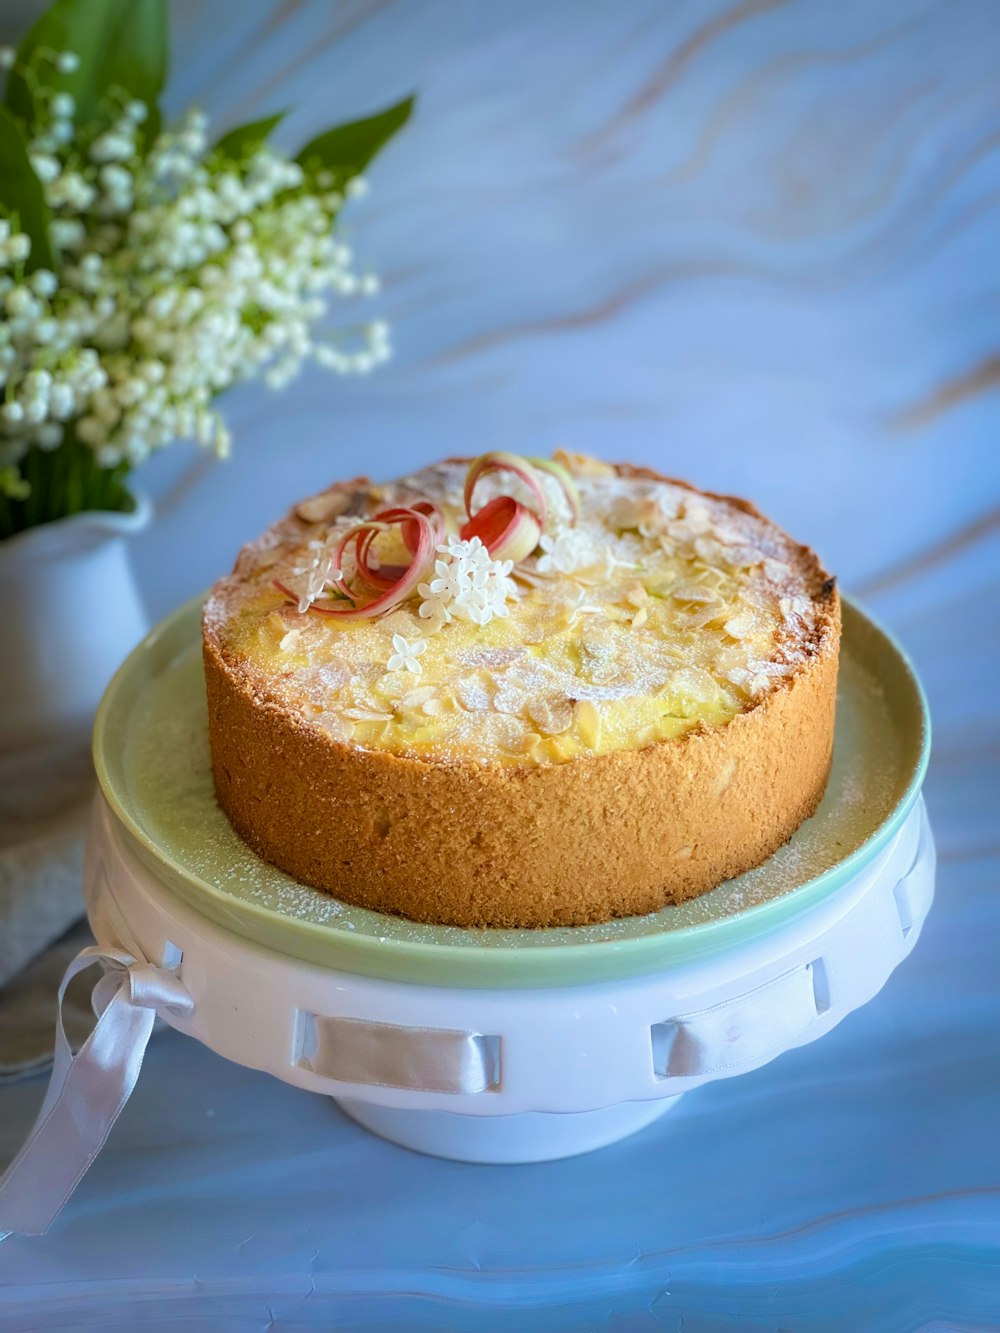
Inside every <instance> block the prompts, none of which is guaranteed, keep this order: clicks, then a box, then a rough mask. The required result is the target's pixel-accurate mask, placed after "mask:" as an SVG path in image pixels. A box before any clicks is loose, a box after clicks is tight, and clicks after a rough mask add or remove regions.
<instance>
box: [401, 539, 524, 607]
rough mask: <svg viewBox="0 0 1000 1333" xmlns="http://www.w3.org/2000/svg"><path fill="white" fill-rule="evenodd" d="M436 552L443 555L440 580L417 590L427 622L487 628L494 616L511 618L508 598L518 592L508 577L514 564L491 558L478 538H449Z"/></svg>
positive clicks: (437, 570)
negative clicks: (466, 623)
mask: <svg viewBox="0 0 1000 1333" xmlns="http://www.w3.org/2000/svg"><path fill="white" fill-rule="evenodd" d="M437 549H438V554H439V555H441V556H442V559H440V560H438V561H436V562H435V564H434V572H435V574H436V575H437V578H435V579H432V580H431V582H430V583H421V584H420V586H419V588H418V589H417V591H418V592H419V593H420V596H421V597H422V598H423V601H422V602H421V603H420V615H421V616H422V617H423V619H424V620H430V621H431V622H432V623H433V625H434V627H435V628H440V626H441V625H444V624H447V623H448V621H450V620H453V619H457V620H471V621H472V622H473V623H474V624H476V625H488V624H489V622H490V621H491V620H492V619H493V618H494V617H495V616H496V617H499V618H502V617H504V616H508V615H510V610H509V608H508V606H507V599H508V597H513V596H515V595H516V592H517V589H516V587H515V585H514V580H513V579H511V578H510V577H509V575H510V571H511V570H512V569H513V567H514V565H513V561H511V560H494V559H492V558H491V556H490V553H489V551H488V550H487V549H486V547H485V546H484V545H483V543H482V542H481V541H480V539H479V538H478V537H472V538H470V540H469V541H463V540H462V539H461V538H459V537H449V538H448V541H447V542H446V543H445V544H444V545H443V546H439V547H438V548H437Z"/></svg>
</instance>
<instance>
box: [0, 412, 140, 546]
mask: <svg viewBox="0 0 1000 1333" xmlns="http://www.w3.org/2000/svg"><path fill="white" fill-rule="evenodd" d="M20 471H21V476H22V477H23V478H24V480H25V481H26V482H27V483H28V485H29V486H30V488H31V489H30V491H29V492H28V494H27V496H25V498H24V499H20V500H19V499H14V498H13V497H11V496H8V495H3V494H0V540H2V539H3V538H4V537H13V536H14V535H15V533H18V532H24V531H25V529H27V528H34V527H37V526H38V525H39V524H41V523H52V522H54V521H55V520H56V519H60V518H68V517H69V515H70V514H79V513H82V512H84V511H85V510H98V509H102V510H105V511H107V510H112V511H115V512H128V511H130V510H131V509H133V508H134V507H135V501H134V500H133V499H132V496H131V495H130V494H129V491H128V488H127V487H126V485H125V479H126V477H127V476H128V473H129V465H128V464H127V463H119V464H118V465H117V466H116V467H112V468H102V467H99V466H98V464H97V459H96V457H95V455H94V451H93V449H91V448H90V447H89V446H88V445H85V444H81V443H80V441H79V440H77V439H76V437H75V436H74V435H73V434H72V432H67V435H66V438H65V439H64V440H63V442H62V444H61V445H60V446H59V447H58V449H39V448H38V447H37V446H36V445H33V446H32V447H31V448H30V449H29V450H28V452H27V453H26V454H25V455H24V457H23V458H22V459H21V462H20Z"/></svg>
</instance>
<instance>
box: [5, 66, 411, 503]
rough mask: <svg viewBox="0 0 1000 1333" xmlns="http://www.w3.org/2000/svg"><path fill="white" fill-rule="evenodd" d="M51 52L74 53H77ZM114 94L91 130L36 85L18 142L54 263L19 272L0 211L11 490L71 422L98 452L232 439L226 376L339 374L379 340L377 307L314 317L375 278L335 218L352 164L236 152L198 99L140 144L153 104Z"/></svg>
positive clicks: (383, 344)
mask: <svg viewBox="0 0 1000 1333" xmlns="http://www.w3.org/2000/svg"><path fill="white" fill-rule="evenodd" d="M53 59H54V60H55V61H56V62H57V64H58V67H59V68H60V69H67V70H69V69H72V68H74V67H75V66H74V64H73V63H72V62H74V61H75V56H73V54H72V53H71V52H63V53H54V55H53ZM0 63H2V64H5V65H6V66H7V67H9V66H10V65H11V58H10V57H9V56H6V57H3V58H2V60H0ZM115 96H116V94H114V93H113V92H109V93H108V94H107V101H108V104H109V112H108V115H107V116H106V117H105V118H104V122H103V123H102V124H100V125H98V126H97V128H96V129H95V128H93V127H92V126H91V125H89V124H85V123H81V124H74V121H73V119H72V118H73V115H74V112H75V106H74V102H73V98H72V97H71V96H70V95H69V94H68V93H66V92H56V93H51V92H49V91H48V90H47V89H45V88H44V87H42V88H41V89H40V91H39V98H40V103H39V109H38V115H37V116H36V118H35V123H34V124H33V127H32V129H31V131H30V135H31V137H30V139H29V140H28V142H27V150H28V156H29V160H30V163H31V167H32V169H33V171H34V173H35V175H36V176H37V178H38V180H39V181H40V182H41V184H42V188H43V191H44V197H45V201H46V204H47V206H48V209H49V212H50V215H51V224H50V227H49V234H50V238H51V243H52V249H53V252H54V255H55V259H56V269H55V270H54V269H50V268H46V267H40V268H35V269H34V271H33V272H31V271H29V261H30V258H31V240H30V239H29V236H28V235H27V234H26V233H25V232H23V231H21V230H19V226H18V220H17V218H16V217H11V218H3V217H0V490H4V491H6V492H7V493H8V494H13V493H14V490H13V489H12V488H14V487H15V485H16V483H17V481H18V468H17V465H18V463H19V461H20V459H22V458H23V457H24V455H25V453H26V452H27V451H28V450H29V449H30V448H31V447H32V446H38V447H40V448H42V449H46V450H48V449H55V448H57V447H58V446H59V445H60V444H61V443H62V441H63V439H64V437H65V434H66V432H67V430H68V429H70V427H72V429H73V432H74V434H75V437H76V438H77V439H78V440H79V441H81V442H83V443H84V444H85V445H87V446H89V447H91V448H92V449H93V450H94V452H95V455H96V459H97V462H98V464H99V466H101V467H113V466H116V465H117V464H119V463H127V464H130V465H131V464H136V463H138V462H140V461H142V460H143V459H144V458H145V457H146V456H147V455H148V454H149V453H151V452H152V451H154V450H156V449H158V448H160V447H161V446H163V445H166V444H168V443H170V442H172V441H174V440H176V439H185V438H193V439H196V440H197V441H198V442H199V443H200V444H202V445H206V446H209V447H211V448H213V449H214V450H215V451H216V452H217V453H219V454H220V455H224V454H225V453H226V452H227V451H228V449H229V444H230V437H229V432H228V430H227V428H226V425H225V423H224V421H223V418H222V416H221V415H220V413H219V411H218V410H217V408H216V406H215V399H216V395H218V394H219V393H220V392H221V391H222V390H223V389H225V388H227V387H229V386H230V385H232V384H234V383H236V382H238V381H241V380H247V379H251V378H254V377H256V376H260V375H263V376H264V378H265V379H266V380H267V382H268V383H269V384H271V385H273V386H275V387H280V386H282V385H284V384H286V383H287V382H288V381H289V380H290V379H291V378H292V377H293V376H294V375H295V374H297V373H298V371H299V370H300V368H301V367H302V365H303V363H304V362H305V361H307V360H309V359H312V360H314V361H316V362H318V363H319V364H321V365H323V366H325V367H327V368H328V369H330V370H333V371H335V372H338V373H341V374H347V373H365V372H367V371H370V370H372V369H373V368H374V367H375V366H377V365H378V364H379V363H380V362H382V361H384V360H386V359H387V357H388V356H389V352H390V349H389V341H388V329H387V326H386V325H385V324H384V323H381V322H378V321H376V322H372V323H368V324H367V325H365V326H363V327H361V328H359V329H356V330H355V331H354V332H353V333H345V334H342V335H340V336H338V337H324V336H321V335H320V334H319V333H318V332H317V325H318V322H319V321H320V320H321V318H322V317H323V315H324V314H325V312H326V311H327V307H328V303H329V300H330V299H331V298H340V297H350V296H365V295H369V294H371V293H373V292H375V291H377V289H378V282H377V279H376V278H375V277H374V276H373V275H364V276H362V275H360V274H359V273H358V272H357V271H356V269H355V267H354V261H353V256H352V253H351V250H350V248H349V247H348V246H347V245H345V244H344V243H343V242H342V241H341V240H340V239H338V238H337V237H335V236H334V235H333V234H332V232H333V227H334V223H335V221H336V219H337V217H338V215H339V213H340V210H341V208H342V206H343V204H344V202H345V198H346V197H350V196H352V195H354V194H358V193H360V192H361V191H362V190H363V188H364V182H363V181H362V180H361V178H360V177H356V178H355V179H354V180H352V181H349V182H348V183H347V184H346V186H344V187H343V188H342V189H339V190H338V189H335V188H333V186H334V183H335V177H334V176H333V175H332V174H331V173H330V172H328V171H322V170H319V171H313V170H311V169H310V170H308V171H307V170H306V168H304V167H303V166H302V165H300V163H299V162H297V161H294V160H291V159H289V158H287V157H285V156H283V155H282V154H280V153H278V152H275V151H273V150H271V149H270V148H268V147H266V146H264V145H263V144H260V145H258V146H256V147H254V148H253V149H252V151H248V152H246V153H245V154H243V155H241V156H240V160H239V161H234V160H231V159H230V158H229V157H228V156H226V155H225V154H222V153H219V152H216V151H214V150H211V149H210V148H209V146H208V138H207V124H206V120H205V117H204V116H203V115H202V114H201V113H200V112H198V111H190V112H188V114H187V115H186V116H185V117H184V118H183V120H182V121H181V123H180V125H179V126H177V127H176V128H175V129H171V130H166V131H164V132H162V133H160V134H159V135H157V136H156V138H155V139H154V140H153V141H152V142H151V143H150V144H145V143H144V141H143V128H142V127H143V124H144V122H145V121H146V119H147V116H148V111H147V107H146V105H145V103H143V102H142V101H137V100H126V99H122V98H119V101H118V103H117V104H116V103H115ZM56 270H57V271H56Z"/></svg>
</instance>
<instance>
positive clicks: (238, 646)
mask: <svg viewBox="0 0 1000 1333" xmlns="http://www.w3.org/2000/svg"><path fill="white" fill-rule="evenodd" d="M572 463H573V465H574V467H575V470H576V472H577V484H578V487H579V490H580V503H581V512H580V516H579V520H578V522H577V523H576V524H575V525H574V529H573V533H572V535H571V540H569V543H568V545H566V544H565V543H564V546H565V549H564V548H563V547H560V546H559V545H558V540H559V532H560V529H559V527H558V524H556V525H554V530H553V533H552V534H551V535H550V537H549V540H548V542H547V543H546V546H547V548H548V549H547V552H541V548H539V551H536V553H535V555H534V556H533V557H530V558H529V559H527V560H525V561H523V562H521V564H520V565H519V566H517V567H515V568H514V570H513V571H512V572H511V578H512V579H513V581H514V582H513V592H512V595H510V596H509V597H508V598H507V600H506V607H505V609H506V614H505V615H503V616H502V618H501V617H500V616H499V615H498V616H496V617H495V618H492V619H490V620H489V622H488V623H486V624H477V623H473V622H472V621H470V620H468V619H458V618H456V619H453V620H451V621H450V622H449V623H444V624H437V623H435V622H433V621H430V620H428V619H426V618H424V617H422V616H421V615H420V614H419V611H420V600H421V599H420V597H419V595H418V596H415V597H414V598H413V599H412V600H411V601H408V602H406V603H404V604H403V605H402V606H399V607H397V608H396V609H394V610H392V611H390V612H388V613H387V614H386V615H384V616H382V617H380V618H375V619H372V620H368V621H360V622H350V623H346V624H345V623H340V622H338V621H336V620H334V619H331V618H328V617H324V616H322V615H319V614H317V613H316V612H314V611H308V610H307V611H305V612H300V611H299V610H297V609H296V607H295V606H294V605H292V604H291V603H290V602H289V600H288V598H287V597H286V596H285V595H284V594H283V593H282V592H280V591H279V590H278V589H277V588H276V587H275V586H274V580H275V579H276V578H277V579H279V580H281V581H291V580H292V579H293V577H294V576H293V575H292V574H291V573H290V571H292V570H295V569H301V568H302V562H303V558H304V552H306V551H307V550H308V549H309V547H308V543H309V542H310V541H313V542H316V541H317V540H322V539H323V537H324V535H325V533H326V532H328V530H329V525H328V524H327V525H325V526H324V525H323V524H322V523H320V524H308V523H303V522H301V521H297V522H295V521H289V522H287V523H286V524H285V525H282V526H281V527H279V528H278V529H276V530H275V533H276V537H275V539H273V540H266V541H264V542H262V543H261V544H259V545H258V547H257V548H256V549H255V548H250V555H249V557H247V558H246V559H245V560H244V562H243V565H244V567H243V568H242V569H241V570H240V578H241V583H240V585H239V587H240V593H239V595H238V596H236V597H234V598H231V599H230V604H229V605H227V607H226V613H225V617H224V620H223V627H222V631H221V632H222V637H223V640H224V644H225V647H226V650H227V653H228V654H229V655H230V656H231V657H236V658H237V659H239V660H241V661H243V662H244V663H245V668H246V670H247V671H248V673H249V674H250V675H251V676H252V677H253V679H254V682H255V687H256V688H257V689H258V690H259V691H261V690H262V691H264V692H265V693H266V694H268V695H270V696H271V697H273V698H274V699H275V700H276V701H278V702H280V703H281V704H282V706H285V707H291V708H293V709H295V710H296V711H298V712H299V713H300V714H301V716H302V717H303V718H304V719H305V720H307V721H309V722H310V723H312V724H313V725H316V726H318V727H320V728H322V729H323V730H325V731H326V732H328V733H329V734H330V735H331V736H333V737H334V738H335V739H337V740H341V741H344V742H346V743H349V744H353V745H357V746H360V747H364V748H368V749H381V750H387V751H391V752H394V753H398V754H406V755H411V756H415V757H424V758H432V759H437V760H453V761H458V760H465V761H469V760H472V761H478V762H497V761H499V762H502V763H510V764H538V763H542V764H546V763H561V762H564V761H566V760H569V759H573V758H575V757H577V756H580V755H597V754H605V753H608V752H611V751H616V750H632V749H638V748H642V747H644V746H647V745H650V744H653V743H655V742H657V741H662V740H667V739H670V738H672V737H675V736H677V735H679V734H681V733H683V732H685V731H688V730H690V729H691V728H692V727H695V726H698V725H708V726H718V725H722V724H724V723H726V722H728V721H729V720H730V719H731V718H732V717H734V716H735V715H736V714H737V713H739V712H741V711H743V710H744V709H745V708H746V707H747V706H748V705H749V704H750V703H752V702H753V701H754V700H756V699H758V698H760V697H762V696H763V695H764V694H765V693H767V692H768V691H769V690H770V689H773V688H774V687H775V686H776V685H777V684H779V683H780V682H781V680H782V679H783V678H784V677H786V676H787V675H789V674H791V672H792V671H793V670H794V669H795V663H796V661H797V660H799V659H798V656H797V654H799V653H800V652H801V645H802V642H803V638H804V631H806V630H808V628H809V627H810V622H811V617H812V601H811V598H810V597H809V595H808V590H807V589H806V588H805V587H804V586H800V585H801V583H802V576H801V574H800V573H799V572H798V571H797V568H796V565H795V548H794V547H793V546H792V543H791V542H790V541H789V540H788V539H787V538H785V537H784V536H783V534H781V533H780V532H779V530H778V529H776V528H774V527H773V526H772V525H770V524H768V523H766V521H764V520H762V519H760V518H758V517H756V516H755V515H749V514H745V513H743V512H742V511H740V510H737V509H735V508H734V507H732V506H730V505H729V504H727V503H726V502H723V501H713V500H710V499H708V498H706V497H704V496H702V495H700V494H698V493H696V492H690V491H688V490H686V489H685V488H682V487H680V486H676V485H673V484H671V483H667V482H660V481H653V480H649V479H645V478H634V477H618V476H617V475H616V474H615V473H614V472H613V471H611V470H610V469H605V468H602V467H601V466H600V465H596V464H593V463H591V462H589V460H584V461H579V460H572ZM462 477H463V469H462V467H461V466H459V465H454V464H444V465H439V466H438V467H436V468H433V469H428V470H427V471H426V472H424V473H421V474H418V475H417V476H415V477H412V478H408V479H406V481H404V482H400V483H395V484H393V485H392V486H386V487H379V488H377V490H376V489H375V488H372V489H371V493H370V496H368V497H367V498H366V504H367V506H368V508H367V510H366V512H372V511H373V510H374V509H376V508H378V507H380V506H385V505H386V504H401V503H402V504H412V503H413V502H414V500H415V498H417V497H419V496H422V495H423V496H427V497H429V498H430V499H431V500H433V501H434V502H435V503H436V504H438V505H439V507H440V508H441V510H442V511H443V512H444V514H445V516H446V518H447V520H448V524H449V528H452V524H454V528H452V530H453V531H455V530H457V526H458V522H459V517H458V516H459V515H460V513H461V492H462ZM307 512H308V511H307ZM342 521H343V522H347V520H342ZM562 531H563V533H564V534H565V533H566V532H567V531H568V529H567V528H563V529H562ZM546 554H547V555H548V557H549V558H548V559H547V560H546V558H545V556H546ZM245 556H246V553H245ZM560 565H561V566H563V567H562V568H561V567H560ZM425 614H426V612H425ZM400 641H402V642H403V645H404V647H405V650H406V651H404V652H401V651H399V645H400ZM418 645H421V646H419V647H418Z"/></svg>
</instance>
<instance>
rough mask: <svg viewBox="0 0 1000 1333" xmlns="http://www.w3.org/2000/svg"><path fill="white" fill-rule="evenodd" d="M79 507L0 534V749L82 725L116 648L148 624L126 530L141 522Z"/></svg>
mask: <svg viewBox="0 0 1000 1333" xmlns="http://www.w3.org/2000/svg"><path fill="white" fill-rule="evenodd" d="M150 513H151V506H150V503H149V501H148V500H147V499H146V498H145V497H144V496H142V495H139V496H137V497H136V504H135V508H134V509H133V510H132V512H131V513H105V512H103V511H102V512H89V513H82V514H74V515H72V516H71V517H70V518H63V519H59V520H57V521H56V522H54V523H45V524H42V525H41V526H39V527H37V528H30V529H29V530H28V531H27V532H23V533H19V534H18V535H17V536H14V537H9V538H7V539H6V540H3V541H0V645H2V647H0V755H2V754H4V753H6V754H8V755H9V754H11V753H12V752H16V751H23V750H26V749H30V748H34V747H38V746H45V745H48V744H51V743H53V742H58V741H59V740H60V739H69V738H70V737H72V736H75V735H80V734H81V733H86V732H87V731H89V727H90V723H91V720H92V719H93V715H94V711H95V709H96V708H97V705H98V703H99V702H100V698H101V695H102V694H103V692H104V689H105V687H106V686H107V684H108V682H109V681H110V679H111V677H112V675H113V674H114V673H115V671H116V670H117V668H118V666H119V665H120V664H121V662H122V660H123V659H124V657H125V656H126V654H127V653H128V652H129V651H130V650H131V649H132V648H134V647H135V645H136V644H137V643H138V642H139V640H140V639H141V638H142V637H143V636H144V635H145V633H146V632H147V630H148V629H149V622H148V619H147V616H146V611H145V608H144V606H143V602H142V598H141V597H140V595H139V590H138V587H137V586H136V582H135V578H134V576H133V573H132V567H131V564H130V561H129V553H128V543H127V539H128V538H129V537H130V536H131V535H132V534H134V533H136V532H138V531H140V530H141V529H142V528H144V527H145V526H146V525H147V523H148V522H149V518H150Z"/></svg>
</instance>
